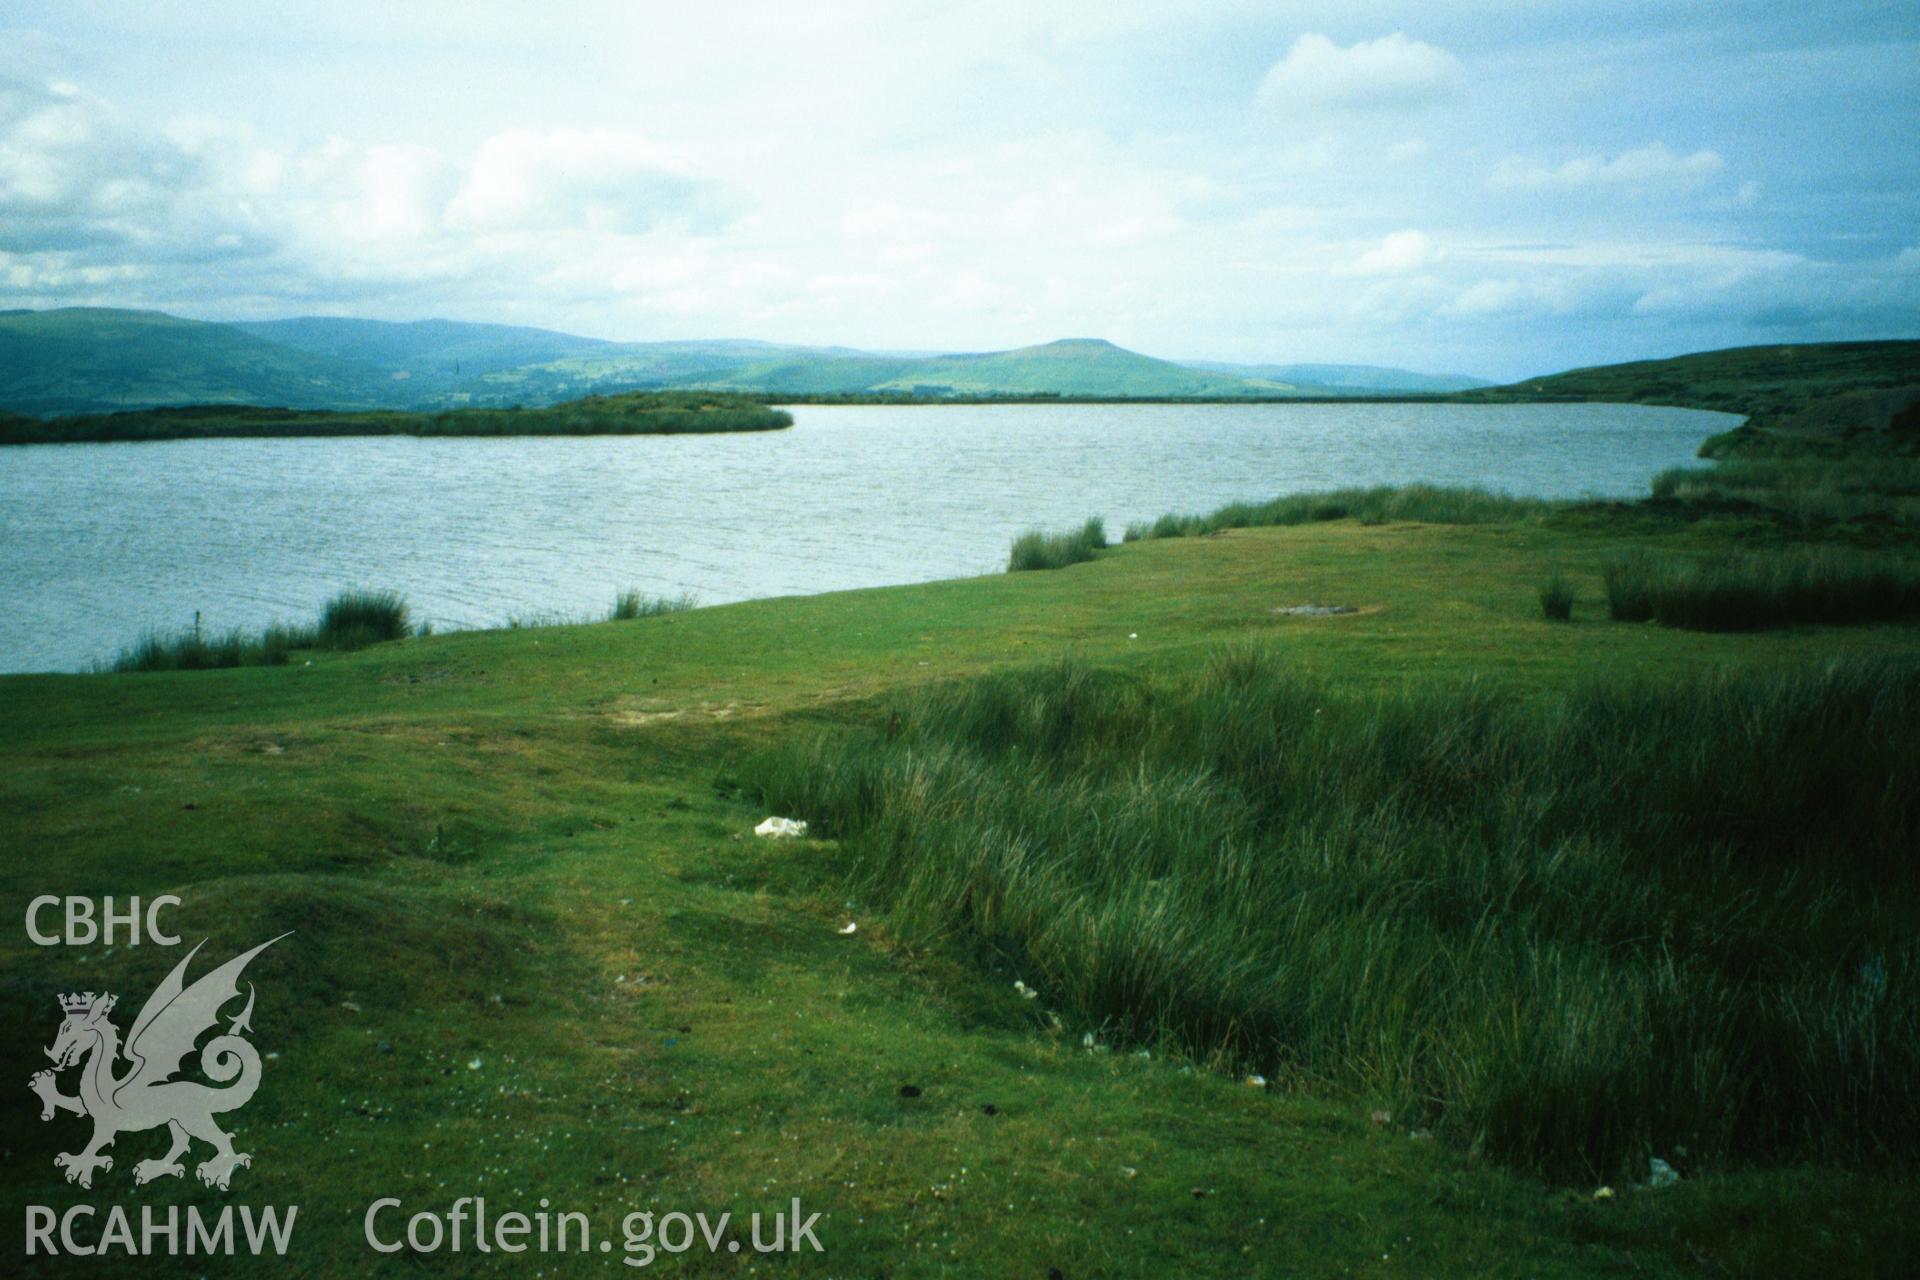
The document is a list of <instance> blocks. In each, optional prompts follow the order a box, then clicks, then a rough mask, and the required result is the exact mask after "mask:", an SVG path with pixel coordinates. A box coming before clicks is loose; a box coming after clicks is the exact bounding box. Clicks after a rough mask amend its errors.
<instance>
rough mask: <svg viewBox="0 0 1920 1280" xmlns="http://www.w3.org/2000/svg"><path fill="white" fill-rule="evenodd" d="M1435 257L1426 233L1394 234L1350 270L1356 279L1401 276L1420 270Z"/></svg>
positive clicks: (1356, 262)
mask: <svg viewBox="0 0 1920 1280" xmlns="http://www.w3.org/2000/svg"><path fill="white" fill-rule="evenodd" d="M1435 256H1436V250H1435V247H1434V243H1433V241H1432V240H1431V239H1429V238H1428V236H1427V234H1426V233H1425V232H1424V231H1395V232H1391V233H1389V234H1388V235H1387V236H1385V237H1383V238H1382V239H1381V241H1380V243H1379V244H1378V245H1376V246H1375V247H1374V248H1372V249H1369V250H1367V251H1366V252H1365V253H1363V254H1361V255H1360V256H1359V257H1358V258H1356V259H1355V260H1354V263H1353V266H1352V268H1351V269H1352V271H1353V273H1354V274H1355V275H1363V276H1379V275H1399V274H1402V273H1404V272H1408V271H1417V270H1419V269H1420V268H1421V267H1424V266H1425V265H1427V263H1428V262H1430V261H1432V260H1433V258H1434V257H1435Z"/></svg>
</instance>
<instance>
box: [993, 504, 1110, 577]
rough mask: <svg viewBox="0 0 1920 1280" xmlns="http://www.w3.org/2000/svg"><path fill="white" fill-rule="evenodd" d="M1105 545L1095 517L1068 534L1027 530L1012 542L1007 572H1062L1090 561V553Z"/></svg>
mask: <svg viewBox="0 0 1920 1280" xmlns="http://www.w3.org/2000/svg"><path fill="white" fill-rule="evenodd" d="M1106 545H1107V527H1106V525H1105V524H1104V523H1102V522H1101V520H1100V519H1099V518H1098V517H1097V516H1096V517H1095V518H1094V519H1092V520H1089V521H1087V522H1086V523H1085V524H1084V525H1081V526H1080V527H1079V528H1078V529H1074V530H1072V531H1070V532H1068V533H1047V532H1046V531H1044V530H1041V529H1031V530H1029V531H1027V532H1026V533H1023V534H1021V535H1020V536H1019V537H1017V538H1015V539H1014V540H1013V551H1012V552H1011V553H1010V554H1009V555H1008V557H1007V572H1008V573H1019V572H1021V571H1022V570H1026V569H1064V568H1065V567H1066V566H1068V565H1070V564H1080V563H1082V562H1083V561H1087V560H1091V559H1093V555H1094V552H1096V551H1099V550H1100V549H1101V548H1102V547H1104V546H1106Z"/></svg>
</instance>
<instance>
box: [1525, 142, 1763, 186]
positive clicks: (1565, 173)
mask: <svg viewBox="0 0 1920 1280" xmlns="http://www.w3.org/2000/svg"><path fill="white" fill-rule="evenodd" d="M1726 167H1727V163H1726V161H1725V160H1722V159H1721V158H1720V153H1719V152H1717V151H1695V152H1694V153H1693V154H1691V155H1681V154H1679V153H1678V152H1676V151H1673V150H1671V149H1670V148H1668V147H1667V145H1666V144H1665V143H1661V142H1656V143H1653V144H1652V145H1650V146H1645V147H1641V148H1639V149H1637V150H1634V151H1623V152H1621V153H1620V154H1619V155H1617V156H1614V157H1612V158H1611V159H1609V158H1608V157H1606V156H1604V155H1585V156H1579V157H1576V158H1575V159H1572V160H1568V161H1566V162H1565V163H1564V164H1560V165H1558V166H1549V165H1544V164H1540V163H1538V162H1536V161H1526V160H1507V161H1503V162H1502V163H1501V164H1500V165H1499V166H1498V167H1497V168H1495V169H1494V171H1493V176H1492V178H1491V179H1490V185H1492V186H1493V187H1494V188H1495V189H1496V190H1506V191H1542V190H1549V189H1554V188H1562V189H1568V188H1596V187H1599V188H1606V187H1611V188H1616V189H1625V190H1633V191H1691V190H1693V189H1695V188H1697V187H1701V186H1704V185H1705V184H1707V183H1709V182H1712V181H1714V180H1715V179H1717V178H1718V177H1719V176H1720V175H1721V174H1722V173H1724V172H1725V171H1726ZM1754 194H1755V195H1757V194H1758V189H1757V188H1755V191H1754Z"/></svg>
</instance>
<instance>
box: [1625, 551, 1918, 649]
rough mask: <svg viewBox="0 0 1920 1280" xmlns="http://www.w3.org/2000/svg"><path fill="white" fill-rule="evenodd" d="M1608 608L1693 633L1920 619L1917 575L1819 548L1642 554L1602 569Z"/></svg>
mask: <svg viewBox="0 0 1920 1280" xmlns="http://www.w3.org/2000/svg"><path fill="white" fill-rule="evenodd" d="M1605 575H1606V584H1607V600H1608V608H1609V611H1610V612H1611V613H1612V615H1613V617H1614V618H1616V619H1618V620H1621V621H1645V620H1646V619H1648V618H1652V619H1654V620H1656V621H1658V622H1660V623H1661V624H1662V625H1664V626H1669V627H1685V628H1688V629H1690V630H1695V631H1752V630H1758V629H1760V628H1762V627H1778V626H1791V625H1794V624H1797V623H1825V624H1843V623H1851V622H1872V621H1885V620H1888V619H1892V618H1899V617H1905V616H1908V615H1910V614H1915V613H1920V572H1916V571H1915V570H1914V569H1912V568H1910V567H1908V566H1905V565H1902V564H1899V563H1897V562H1895V561H1893V560H1890V559H1887V558H1885V557H1879V556H1870V555H1865V554H1861V553H1858V552H1848V551H1842V550H1838V549H1831V548H1823V549H1816V550H1793V551H1771V552H1757V553H1756V552H1748V553H1741V554H1733V555H1725V556H1718V557H1713V558H1707V559H1689V558H1683V557H1678V556H1665V557H1662V556H1653V555H1646V554H1640V555H1635V556H1628V557H1621V558H1617V559H1615V560H1613V561H1610V562H1609V563H1608V564H1607V566H1606V569H1605Z"/></svg>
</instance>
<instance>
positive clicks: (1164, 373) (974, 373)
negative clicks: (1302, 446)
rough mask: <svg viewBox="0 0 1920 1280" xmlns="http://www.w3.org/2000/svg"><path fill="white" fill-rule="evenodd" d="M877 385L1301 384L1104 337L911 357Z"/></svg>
mask: <svg viewBox="0 0 1920 1280" xmlns="http://www.w3.org/2000/svg"><path fill="white" fill-rule="evenodd" d="M874 390H876V391H919V392H923V393H927V394H934V395H951V394H959V395H970V394H1002V393H1007V392H1012V393H1016V394H1018V393H1025V394H1057V395H1063V396H1142V397H1154V396H1263V395H1285V394H1288V393H1291V392H1298V391H1301V390H1302V388H1299V387H1295V386H1291V385H1289V384H1286V383H1278V382H1267V381H1252V380H1249V379H1246V378H1236V377H1233V376H1231V375H1227V374H1217V373H1208V372H1205V371H1203V370H1199V369H1190V368H1188V367H1186V366H1185V365H1178V364H1174V363H1172V362H1171V361H1167V360H1156V359H1154V358H1153V357H1151V356H1143V355H1140V354H1139V353H1138V352H1134V351H1128V350H1126V349H1125V348H1122V347H1116V346H1114V345H1113V344H1112V343H1111V342H1107V341H1104V340H1102V339H1099V338H1069V339H1066V340H1064V341H1061V342H1049V343H1046V344H1044V345H1041V346H1037V347H1021V348H1019V349H1018V350H1015V351H990V352H986V353H983V354H980V355H953V356H935V357H933V358H931V359H925V360H915V361H911V362H909V363H908V365H907V367H906V368H904V369H902V370H901V371H900V372H899V373H898V374H897V375H896V376H894V377H893V378H890V379H888V380H887V381H885V382H882V383H878V384H876V385H875V387H874Z"/></svg>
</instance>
